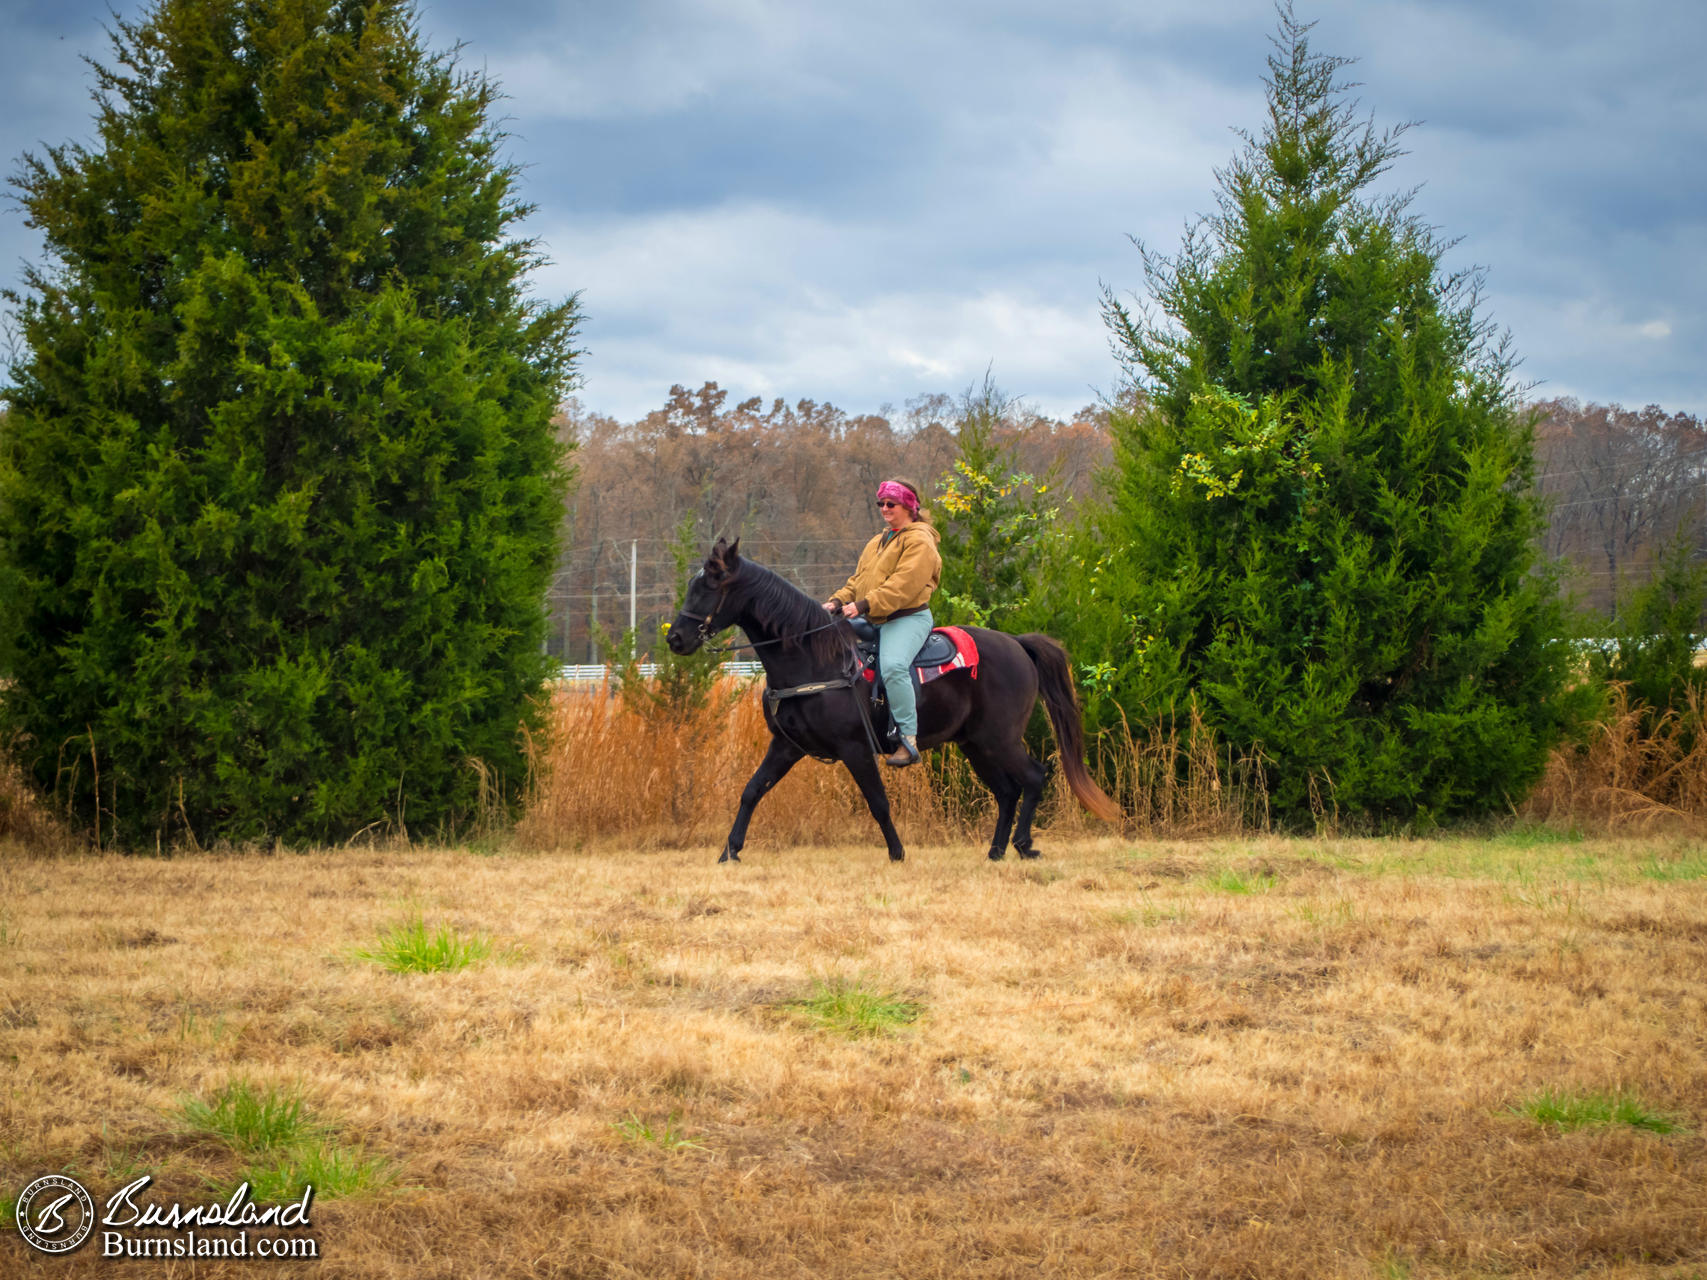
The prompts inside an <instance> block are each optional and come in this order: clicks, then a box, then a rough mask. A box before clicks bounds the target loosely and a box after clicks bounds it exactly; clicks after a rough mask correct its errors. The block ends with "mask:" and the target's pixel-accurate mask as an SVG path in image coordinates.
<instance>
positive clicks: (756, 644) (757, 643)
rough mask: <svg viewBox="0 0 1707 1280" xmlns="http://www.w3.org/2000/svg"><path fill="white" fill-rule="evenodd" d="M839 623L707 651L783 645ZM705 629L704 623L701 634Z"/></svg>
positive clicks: (833, 621)
mask: <svg viewBox="0 0 1707 1280" xmlns="http://www.w3.org/2000/svg"><path fill="white" fill-rule="evenodd" d="M705 621H706V622H710V621H711V619H710V618H709V617H708V618H707V619H706V620H705ZM838 621H840V619H838V618H831V619H830V620H829V621H828V622H826V623H825V624H824V625H823V626H821V627H812V628H810V629H808V630H806V631H801V632H797V633H796V634H794V635H791V636H772V637H771V638H770V639H769V640H744V641H742V642H740V643H739V644H723V645H718V646H716V647H715V648H711V649H707V650H706V652H707V653H733V652H735V650H737V649H762V648H763V647H764V646H765V645H767V644H781V643H783V642H784V641H785V640H803V639H805V638H806V637H807V636H815V635H817V634H818V633H819V632H820V631H828V630H829V629H830V628H831V627H833V626H835V625H836V623H837V622H838ZM704 629H705V622H702V623H701V624H700V630H701V634H703V633H704Z"/></svg>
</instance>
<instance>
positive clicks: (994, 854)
mask: <svg viewBox="0 0 1707 1280" xmlns="http://www.w3.org/2000/svg"><path fill="white" fill-rule="evenodd" d="M1007 856H1008V851H1007V850H1006V849H991V850H990V861H991V862H1000V861H1001V860H1002V859H1003V858H1005V857H1007Z"/></svg>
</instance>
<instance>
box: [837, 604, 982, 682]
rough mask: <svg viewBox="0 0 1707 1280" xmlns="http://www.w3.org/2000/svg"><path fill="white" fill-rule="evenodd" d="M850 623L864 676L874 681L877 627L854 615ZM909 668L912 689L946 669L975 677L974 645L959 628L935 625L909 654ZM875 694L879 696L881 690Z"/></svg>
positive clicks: (975, 649) (869, 680)
mask: <svg viewBox="0 0 1707 1280" xmlns="http://www.w3.org/2000/svg"><path fill="white" fill-rule="evenodd" d="M850 625H851V626H852V627H853V633H854V646H855V648H856V649H857V650H858V652H859V661H860V667H861V670H862V671H863V673H864V675H865V679H866V680H867V682H871V683H877V682H878V681H877V628H876V627H874V626H873V625H872V624H871V622H870V620H869V619H866V618H854V619H852V620H851V622H850ZM911 671H912V676H913V687H914V688H915V689H916V688H918V687H920V686H922V685H926V684H929V683H930V682H931V681H932V680H935V679H937V677H939V676H945V675H947V674H948V673H949V672H950V671H970V672H971V673H972V678H973V679H974V680H976V679H977V678H978V646H977V645H976V644H974V643H973V642H972V637H971V636H969V635H967V634H966V632H965V631H964V630H962V629H961V628H959V627H937V628H935V629H934V630H932V632H931V633H930V634H929V635H928V636H926V637H925V643H924V645H923V646H922V647H921V648H920V649H919V651H918V652H917V653H916V654H914V655H913V662H912V666H911ZM878 696H879V697H881V696H882V694H881V691H880V692H879V695H878Z"/></svg>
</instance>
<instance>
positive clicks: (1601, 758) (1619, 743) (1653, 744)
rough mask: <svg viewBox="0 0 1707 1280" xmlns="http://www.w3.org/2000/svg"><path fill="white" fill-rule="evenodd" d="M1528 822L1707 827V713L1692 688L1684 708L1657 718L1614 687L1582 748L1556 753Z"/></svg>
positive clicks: (1528, 809)
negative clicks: (1604, 710) (1604, 708)
mask: <svg viewBox="0 0 1707 1280" xmlns="http://www.w3.org/2000/svg"><path fill="white" fill-rule="evenodd" d="M1523 813H1524V815H1525V816H1526V817H1528V818H1530V819H1531V820H1534V821H1539V822H1544V823H1547V824H1550V825H1555V826H1570V827H1576V828H1579V829H1582V830H1591V831H1623V830H1632V829H1635V830H1656V829H1662V828H1664V829H1689V830H1700V829H1702V828H1703V827H1707V706H1704V705H1703V701H1702V696H1701V693H1700V691H1699V690H1695V689H1691V690H1690V691H1689V693H1688V697H1687V701H1686V703H1685V705H1684V706H1683V707H1681V708H1669V707H1668V708H1666V709H1664V710H1661V711H1655V710H1654V709H1653V708H1651V707H1649V706H1647V705H1646V704H1645V703H1642V702H1633V701H1632V700H1631V699H1630V696H1629V692H1628V690H1627V689H1626V688H1625V687H1624V686H1623V685H1616V684H1615V685H1613V686H1612V689H1611V693H1610V698H1609V702H1608V705H1607V709H1606V712H1605V714H1604V715H1602V717H1601V718H1600V719H1599V720H1598V721H1596V722H1595V723H1594V724H1593V725H1592V726H1590V729H1589V732H1588V735H1587V737H1586V738H1585V739H1584V740H1583V741H1581V742H1574V743H1566V744H1564V745H1562V746H1560V747H1558V748H1556V749H1555V750H1554V752H1553V755H1552V758H1551V760H1550V761H1549V762H1548V766H1547V772H1546V774H1545V776H1544V777H1543V778H1542V780H1541V785H1540V786H1538V787H1537V788H1536V789H1535V791H1534V792H1533V793H1531V795H1530V797H1529V799H1528V801H1527V802H1526V803H1525V805H1524V807H1523Z"/></svg>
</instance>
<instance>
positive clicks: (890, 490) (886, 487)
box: [877, 480, 919, 515]
mask: <svg viewBox="0 0 1707 1280" xmlns="http://www.w3.org/2000/svg"><path fill="white" fill-rule="evenodd" d="M885 498H888V499H889V501H891V502H899V503H900V504H901V505H902V506H903V507H905V508H907V510H909V511H911V512H912V513H913V514H914V515H918V514H919V499H918V497H917V496H916V495H915V494H914V493H913V491H912V490H911V489H909V488H907V486H906V485H902V484H896V483H895V482H894V481H893V480H885V481H884V482H883V483H882V484H880V485H878V486H877V500H878V501H879V502H882V501H883V499H885Z"/></svg>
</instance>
